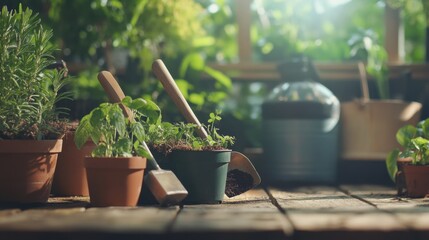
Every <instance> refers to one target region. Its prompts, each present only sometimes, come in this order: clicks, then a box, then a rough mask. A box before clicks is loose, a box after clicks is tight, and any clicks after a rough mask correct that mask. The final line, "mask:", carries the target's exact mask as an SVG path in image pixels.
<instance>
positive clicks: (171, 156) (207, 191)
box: [148, 111, 234, 204]
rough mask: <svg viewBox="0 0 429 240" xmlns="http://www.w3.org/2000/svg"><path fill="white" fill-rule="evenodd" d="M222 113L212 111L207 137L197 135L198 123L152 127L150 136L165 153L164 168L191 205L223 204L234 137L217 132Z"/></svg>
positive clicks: (160, 150)
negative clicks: (175, 180)
mask: <svg viewBox="0 0 429 240" xmlns="http://www.w3.org/2000/svg"><path fill="white" fill-rule="evenodd" d="M220 120H221V117H220V112H219V111H216V112H215V113H210V118H209V120H208V125H206V126H202V127H204V128H206V130H207V133H208V134H209V135H208V138H207V139H202V138H200V137H196V136H195V132H196V129H197V125H195V124H190V123H188V124H185V123H177V124H171V123H163V124H161V125H159V126H152V129H149V131H148V135H149V138H150V140H149V141H150V144H151V146H152V148H154V149H156V150H157V151H158V152H162V153H164V154H165V155H166V160H164V161H163V164H164V167H165V168H169V169H171V170H172V171H173V172H174V173H175V174H176V176H177V177H178V178H179V180H180V181H181V182H182V184H183V186H184V187H185V188H186V189H187V190H188V193H189V194H188V196H187V197H186V198H185V200H184V202H185V203H188V204H213V203H221V202H222V200H223V197H224V193H225V184H226V177H227V172H228V163H229V161H230V158H231V150H230V149H228V147H229V146H230V145H232V144H233V143H234V137H231V136H223V135H220V134H219V133H218V129H217V128H216V127H215V123H216V122H218V121H220Z"/></svg>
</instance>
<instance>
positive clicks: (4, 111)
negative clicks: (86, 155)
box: [0, 6, 70, 140]
mask: <svg viewBox="0 0 429 240" xmlns="http://www.w3.org/2000/svg"><path fill="white" fill-rule="evenodd" d="M0 36H1V37H0V89H1V90H2V94H0V139H37V140H42V139H56V138H59V137H60V136H62V135H63V134H64V132H65V127H66V123H65V121H61V120H59V118H58V114H59V113H61V112H63V111H64V109H57V108H56V107H55V105H56V103H57V102H58V101H61V100H63V99H67V98H69V97H70V95H69V93H68V92H63V93H60V89H61V88H62V87H63V86H64V85H65V84H66V83H67V81H68V80H67V79H65V78H63V76H64V72H63V71H57V70H48V69H47V67H48V66H49V65H50V64H52V63H53V61H54V57H53V53H54V50H55V49H54V47H53V45H52V44H51V43H50V42H49V41H50V39H51V37H52V31H51V30H46V29H44V28H43V27H42V25H41V24H40V19H39V18H38V15H37V14H33V12H32V10H30V9H26V10H23V9H22V6H20V7H19V9H18V10H16V11H13V10H12V11H8V9H7V7H3V8H2V11H1V15H0Z"/></svg>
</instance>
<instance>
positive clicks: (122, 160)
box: [85, 157, 146, 207]
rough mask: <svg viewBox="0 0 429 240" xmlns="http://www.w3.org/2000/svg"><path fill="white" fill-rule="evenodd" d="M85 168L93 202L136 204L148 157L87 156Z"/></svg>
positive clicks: (98, 205)
mask: <svg viewBox="0 0 429 240" xmlns="http://www.w3.org/2000/svg"><path fill="white" fill-rule="evenodd" d="M85 168H86V175H87V178H88V187H89V196H90V199H91V205H92V206H94V207H107V206H136V205H137V202H138V199H139V195H140V191H141V188H142V184H143V174H144V169H145V168H146V158H141V157H130V158H126V157H118V158H104V157H100V158H98V157H85Z"/></svg>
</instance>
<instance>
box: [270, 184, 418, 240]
mask: <svg viewBox="0 0 429 240" xmlns="http://www.w3.org/2000/svg"><path fill="white" fill-rule="evenodd" d="M270 193H271V194H272V196H273V197H274V198H275V199H276V201H277V202H278V204H279V206H280V207H282V208H283V209H284V211H285V213H286V215H287V217H288V218H289V219H290V220H291V222H292V224H293V226H294V232H295V233H294V238H295V239H312V238H314V237H317V239H384V238H382V237H389V238H391V239H401V238H403V237H409V232H408V231H407V230H408V229H407V228H406V227H405V226H403V225H402V224H400V223H399V222H398V221H397V219H396V218H395V217H394V216H392V214H389V213H386V212H384V211H381V210H379V209H377V208H376V207H374V206H372V205H370V204H368V203H366V202H364V201H361V200H359V199H356V198H353V197H351V196H348V195H346V194H344V193H343V192H341V191H339V190H337V189H336V188H330V187H302V188H296V189H289V190H287V191H284V190H278V189H270Z"/></svg>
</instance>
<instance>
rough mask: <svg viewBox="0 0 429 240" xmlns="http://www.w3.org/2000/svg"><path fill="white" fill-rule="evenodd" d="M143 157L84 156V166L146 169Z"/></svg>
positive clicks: (145, 160) (145, 161)
mask: <svg viewBox="0 0 429 240" xmlns="http://www.w3.org/2000/svg"><path fill="white" fill-rule="evenodd" d="M146 163H147V159H146V158H145V157H139V156H133V157H91V156H86V157H85V161H84V164H85V168H98V169H137V170H138V169H146Z"/></svg>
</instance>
